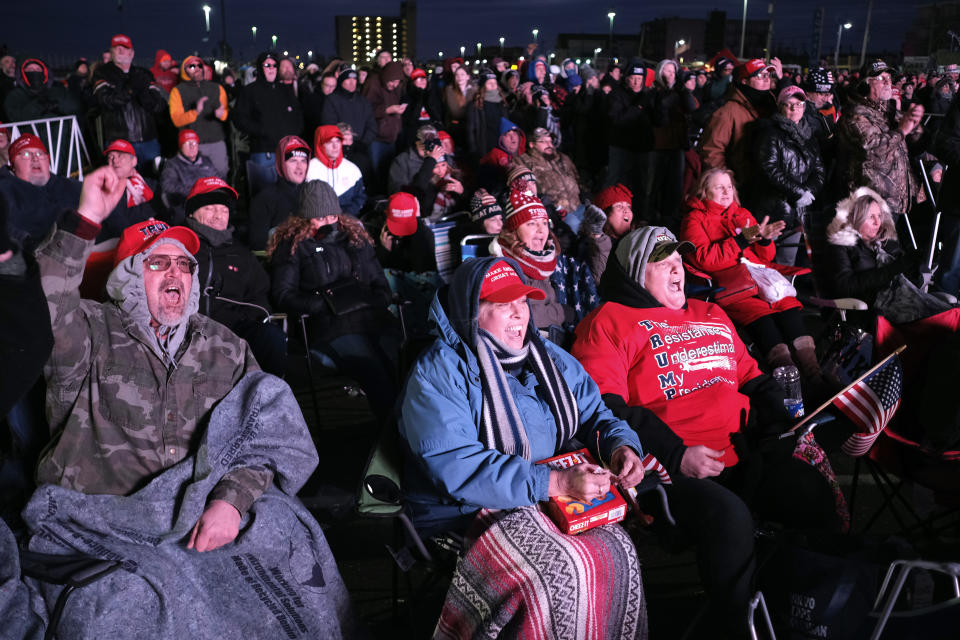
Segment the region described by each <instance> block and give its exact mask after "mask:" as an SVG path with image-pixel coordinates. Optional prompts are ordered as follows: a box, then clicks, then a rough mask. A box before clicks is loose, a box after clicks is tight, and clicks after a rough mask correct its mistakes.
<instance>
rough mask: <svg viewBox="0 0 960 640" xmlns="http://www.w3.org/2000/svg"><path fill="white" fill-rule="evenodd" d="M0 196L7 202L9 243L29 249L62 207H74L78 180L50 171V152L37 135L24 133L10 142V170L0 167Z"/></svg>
mask: <svg viewBox="0 0 960 640" xmlns="http://www.w3.org/2000/svg"><path fill="white" fill-rule="evenodd" d="M0 199H3V200H4V201H5V202H6V204H7V210H8V211H7V215H8V222H7V224H8V232H9V233H10V238H11V240H12V241H13V243H14V244H15V245H16V246H17V247H19V248H21V249H24V250H26V251H31V250H32V249H33V248H34V247H36V245H37V244H39V242H40V241H41V240H42V239H43V238H44V236H46V235H47V233H48V232H49V231H50V227H52V226H53V223H54V222H56V219H57V216H58V215H59V214H60V212H61V211H63V210H64V209H68V208H72V207H75V206H77V202H78V201H79V199H80V183H79V182H77V181H76V180H71V179H70V178H63V177H61V176H58V175H56V174H51V173H50V155H49V154H48V153H47V148H46V147H45V146H44V144H43V142H42V141H41V140H40V138H38V137H37V136H35V135H33V134H32V133H25V134H23V135H21V136H20V137H19V138H17V139H16V140H14V141H13V144H11V145H10V171H7V170H5V169H4V170H0Z"/></svg>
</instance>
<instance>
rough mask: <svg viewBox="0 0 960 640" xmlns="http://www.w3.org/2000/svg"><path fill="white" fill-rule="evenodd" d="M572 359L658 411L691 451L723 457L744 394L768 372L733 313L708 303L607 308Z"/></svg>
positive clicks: (582, 329) (585, 327)
mask: <svg viewBox="0 0 960 640" xmlns="http://www.w3.org/2000/svg"><path fill="white" fill-rule="evenodd" d="M576 333H577V339H576V341H575V342H574V344H573V350H572V353H573V355H574V357H575V358H577V359H578V360H579V361H580V364H582V365H583V368H584V369H586V371H587V373H589V374H590V377H591V378H593V380H594V382H596V383H597V386H598V387H599V388H600V393H601V394H608V393H613V394H616V395H618V396H620V397H621V398H623V399H624V400H625V401H626V403H627V405H629V406H631V407H633V406H642V407H645V408H647V409H650V410H651V411H653V412H654V413H655V414H656V415H657V417H659V418H660V419H661V420H663V421H664V422H665V423H666V424H667V426H668V427H670V429H671V430H672V431H673V432H674V433H676V434H677V435H678V436H680V437H681V438H682V439H683V443H684V444H685V445H686V446H688V447H692V446H696V445H706V446H708V447H710V448H711V449H717V450H721V451H723V457H722V458H721V460H722V461H723V463H724V465H725V466H728V467H729V466H732V465H734V464H736V463H737V455H736V453H734V450H733V446H732V443H731V441H730V434H731V433H736V432H737V431H739V430H740V427H741V424H740V413H741V411H742V410H745V411H747V412H749V411H750V398H749V397H747V396H746V395H744V394H742V393H740V391H739V389H740V388H741V387H742V386H743V385H744V384H745V383H747V382H748V381H750V380H753V379H754V378H756V377H757V376H759V375H761V374H762V372H761V371H760V369H759V368H758V367H757V363H756V361H755V360H754V359H753V358H751V357H750V355H749V354H748V353H747V349H746V347H745V346H744V344H743V342H742V341H741V340H740V337H739V336H738V335H737V332H736V330H734V328H733V323H731V322H730V318H728V317H727V314H725V313H724V312H723V310H721V309H720V307H719V306H717V305H715V304H713V303H710V302H703V301H702V300H692V299H688V300H687V306H686V307H685V308H683V309H677V310H673V309H667V308H666V307H651V308H636V307H630V306H626V305H623V304H619V303H616V302H605V303H604V304H603V305H601V306H600V307H599V308H597V309H595V310H594V311H593V312H591V313H590V315H588V316H587V317H586V318H584V319H583V320H582V321H581V322H580V324H579V325H577V331H576Z"/></svg>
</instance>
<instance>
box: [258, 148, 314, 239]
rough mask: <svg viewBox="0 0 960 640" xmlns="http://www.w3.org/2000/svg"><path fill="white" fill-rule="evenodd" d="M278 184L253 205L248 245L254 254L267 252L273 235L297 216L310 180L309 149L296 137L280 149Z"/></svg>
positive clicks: (272, 186) (278, 153) (262, 192)
mask: <svg viewBox="0 0 960 640" xmlns="http://www.w3.org/2000/svg"><path fill="white" fill-rule="evenodd" d="M275 162H276V165H277V175H278V176H279V177H280V179H279V180H277V181H276V182H275V183H273V184H271V185H269V186H267V187H264V189H263V191H261V192H260V193H258V194H257V195H256V196H255V197H254V199H253V202H251V203H250V230H249V237H248V243H249V245H250V248H251V249H253V250H254V251H263V250H264V249H266V248H267V239H268V238H269V237H270V233H271V231H272V230H273V229H275V228H276V227H277V226H278V225H279V224H280V223H281V222H283V221H284V220H286V219H287V218H289V217H290V216H292V215H293V214H294V212H296V210H297V203H298V202H299V201H300V185H302V184H303V182H304V180H306V179H307V165H308V163H309V162H310V145H308V144H307V143H306V141H304V140H303V139H301V138H299V137H297V136H287V137H285V138H284V139H283V140H281V141H280V144H278V145H277V153H276V155H275Z"/></svg>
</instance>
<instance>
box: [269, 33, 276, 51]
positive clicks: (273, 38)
mask: <svg viewBox="0 0 960 640" xmlns="http://www.w3.org/2000/svg"><path fill="white" fill-rule="evenodd" d="M270 40H271V41H273V48H274V49H276V48H277V36H270Z"/></svg>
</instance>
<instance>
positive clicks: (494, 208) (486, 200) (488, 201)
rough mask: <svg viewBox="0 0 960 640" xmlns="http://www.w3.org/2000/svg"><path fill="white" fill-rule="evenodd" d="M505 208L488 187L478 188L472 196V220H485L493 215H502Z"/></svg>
mask: <svg viewBox="0 0 960 640" xmlns="http://www.w3.org/2000/svg"><path fill="white" fill-rule="evenodd" d="M502 215H503V209H501V208H500V204H499V203H498V202H497V199H496V198H494V197H493V196H492V195H490V194H489V193H488V192H487V190H486V189H483V188H480V189H477V190H476V192H475V193H474V194H473V197H472V198H470V220H472V221H473V222H483V221H484V220H486V219H487V218H492V217H493V216H502Z"/></svg>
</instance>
